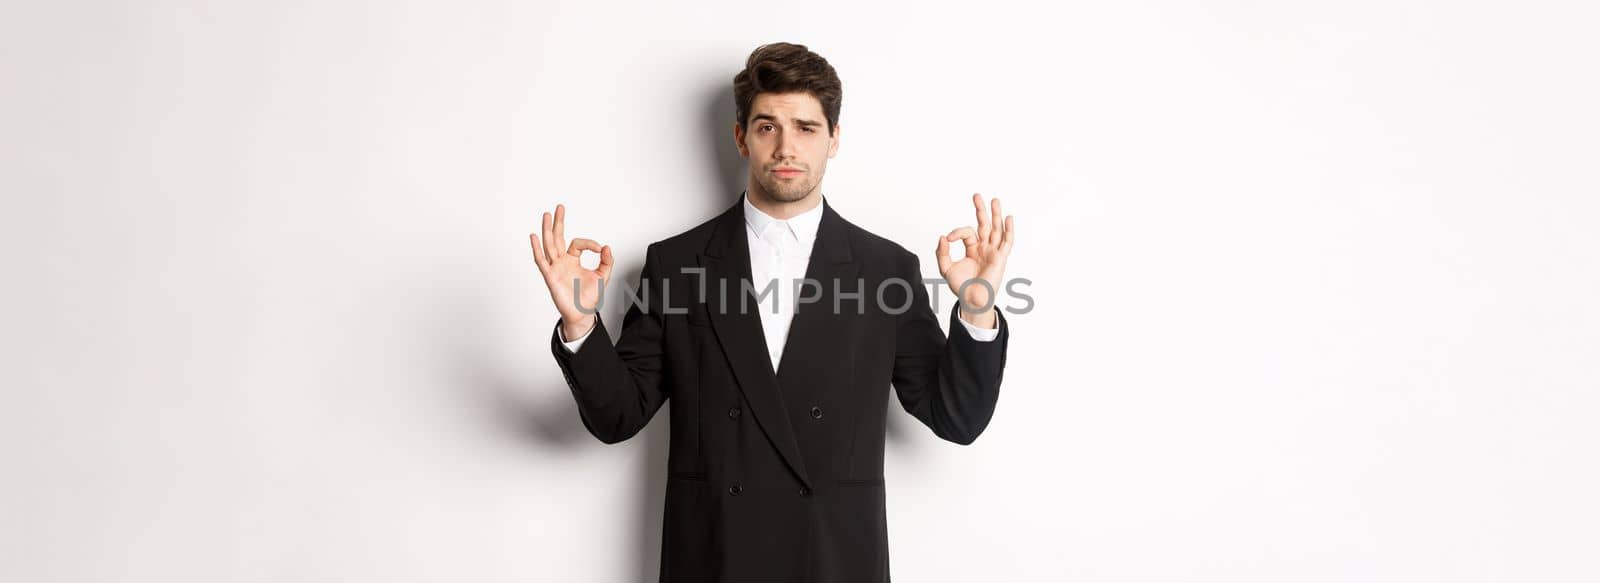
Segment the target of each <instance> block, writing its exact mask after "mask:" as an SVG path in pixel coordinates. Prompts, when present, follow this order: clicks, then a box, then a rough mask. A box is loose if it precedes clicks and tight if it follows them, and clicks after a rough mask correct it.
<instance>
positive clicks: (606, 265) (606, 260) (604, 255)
mask: <svg viewBox="0 0 1600 583" xmlns="http://www.w3.org/2000/svg"><path fill="white" fill-rule="evenodd" d="M611 265H612V260H611V246H610V245H606V246H603V247H601V248H600V267H598V268H596V269H595V271H597V272H599V273H600V279H602V280H605V281H611Z"/></svg>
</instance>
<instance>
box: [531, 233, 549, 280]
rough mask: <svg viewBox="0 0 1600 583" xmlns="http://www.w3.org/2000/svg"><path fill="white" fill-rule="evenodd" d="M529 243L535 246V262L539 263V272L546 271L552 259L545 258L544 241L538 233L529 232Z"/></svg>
mask: <svg viewBox="0 0 1600 583" xmlns="http://www.w3.org/2000/svg"><path fill="white" fill-rule="evenodd" d="M528 244H529V245H530V246H532V247H533V262H534V263H536V264H538V265H539V272H540V273H544V268H545V267H547V266H549V265H550V260H548V259H545V258H544V242H542V241H540V240H539V235H538V234H536V233H528Z"/></svg>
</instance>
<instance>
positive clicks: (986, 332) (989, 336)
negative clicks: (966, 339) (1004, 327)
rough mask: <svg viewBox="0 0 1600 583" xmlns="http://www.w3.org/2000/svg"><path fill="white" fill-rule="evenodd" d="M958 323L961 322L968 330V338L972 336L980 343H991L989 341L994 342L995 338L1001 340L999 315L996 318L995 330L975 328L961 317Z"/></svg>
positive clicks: (957, 319)
mask: <svg viewBox="0 0 1600 583" xmlns="http://www.w3.org/2000/svg"><path fill="white" fill-rule="evenodd" d="M956 321H957V322H960V323H961V325H962V326H963V327H965V328H966V329H967V335H968V336H971V337H972V339H973V340H977V341H978V342H989V341H992V340H994V339H995V338H999V337H1000V316H999V315H996V316H995V321H994V327H993V328H979V327H977V326H973V325H972V324H970V323H968V322H967V321H966V320H963V319H961V318H960V317H957V318H956Z"/></svg>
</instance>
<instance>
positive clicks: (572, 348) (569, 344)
mask: <svg viewBox="0 0 1600 583" xmlns="http://www.w3.org/2000/svg"><path fill="white" fill-rule="evenodd" d="M594 329H595V326H593V325H590V326H589V331H588V332H584V333H583V335H582V336H579V337H578V339H577V340H572V341H568V340H567V331H566V330H564V329H562V327H561V325H560V324H557V325H556V335H557V336H559V337H560V338H561V345H562V346H565V347H566V348H567V352H577V351H578V347H579V346H583V341H584V340H586V339H588V338H589V335H590V334H592V333H594Z"/></svg>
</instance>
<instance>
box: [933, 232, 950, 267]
mask: <svg viewBox="0 0 1600 583" xmlns="http://www.w3.org/2000/svg"><path fill="white" fill-rule="evenodd" d="M933 256H934V257H936V258H938V260H939V275H944V272H946V271H950V237H948V236H944V237H939V246H938V247H934V248H933Z"/></svg>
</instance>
